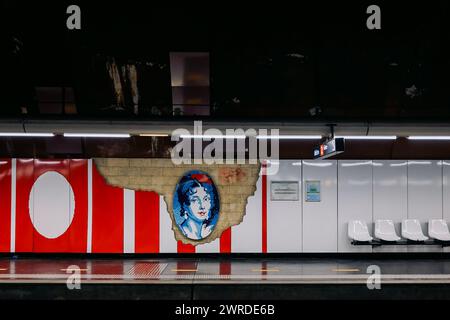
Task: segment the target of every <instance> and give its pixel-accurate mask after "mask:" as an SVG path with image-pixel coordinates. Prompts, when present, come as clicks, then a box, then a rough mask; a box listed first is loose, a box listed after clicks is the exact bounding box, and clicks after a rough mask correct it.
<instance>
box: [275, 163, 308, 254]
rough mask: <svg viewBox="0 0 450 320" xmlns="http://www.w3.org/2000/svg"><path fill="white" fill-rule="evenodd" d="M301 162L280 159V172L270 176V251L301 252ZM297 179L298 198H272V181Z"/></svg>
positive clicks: (293, 180) (295, 180)
mask: <svg viewBox="0 0 450 320" xmlns="http://www.w3.org/2000/svg"><path fill="white" fill-rule="evenodd" d="M301 164H302V162H301V161H292V160H280V161H279V168H278V172H277V174H274V175H268V176H267V252H301V251H302V202H301V190H302V187H301V186H302V183H301V182H302V176H301ZM274 181H275V182H276V181H283V182H297V183H298V192H299V194H298V200H297V201H293V200H292V201H286V200H282V201H280V200H271V183H272V182H274Z"/></svg>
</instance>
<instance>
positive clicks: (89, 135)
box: [64, 133, 130, 138]
mask: <svg viewBox="0 0 450 320" xmlns="http://www.w3.org/2000/svg"><path fill="white" fill-rule="evenodd" d="M64 137H77V138H129V137H130V134H129V133H64Z"/></svg>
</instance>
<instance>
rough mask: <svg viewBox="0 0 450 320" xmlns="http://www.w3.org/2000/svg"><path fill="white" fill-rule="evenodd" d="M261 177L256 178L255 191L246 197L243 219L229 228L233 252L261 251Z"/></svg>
mask: <svg viewBox="0 0 450 320" xmlns="http://www.w3.org/2000/svg"><path fill="white" fill-rule="evenodd" d="M261 190H262V177H261V175H260V176H259V178H258V181H257V183H256V191H255V194H254V195H253V196H250V197H249V198H248V202H247V206H246V209H245V215H244V218H243V221H242V222H241V223H240V224H238V225H237V226H234V227H233V228H232V230H231V248H232V250H233V252H256V253H258V252H261V249H262V209H261V201H262V197H261Z"/></svg>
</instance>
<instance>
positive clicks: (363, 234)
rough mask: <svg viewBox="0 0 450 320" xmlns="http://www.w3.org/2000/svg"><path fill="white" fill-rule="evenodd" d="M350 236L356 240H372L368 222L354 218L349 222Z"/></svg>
mask: <svg viewBox="0 0 450 320" xmlns="http://www.w3.org/2000/svg"><path fill="white" fill-rule="evenodd" d="M348 237H349V238H350V239H352V240H355V241H364V242H366V241H372V240H373V238H372V237H371V236H370V234H369V229H367V224H366V223H365V222H363V221H361V220H352V221H349V223H348Z"/></svg>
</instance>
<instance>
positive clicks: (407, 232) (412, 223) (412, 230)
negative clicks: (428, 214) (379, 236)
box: [402, 219, 428, 241]
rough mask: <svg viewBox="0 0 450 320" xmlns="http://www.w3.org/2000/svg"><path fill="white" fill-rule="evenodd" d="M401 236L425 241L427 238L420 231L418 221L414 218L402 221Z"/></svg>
mask: <svg viewBox="0 0 450 320" xmlns="http://www.w3.org/2000/svg"><path fill="white" fill-rule="evenodd" d="M402 237H403V238H405V239H408V240H412V241H425V240H427V239H428V237H427V236H425V235H424V234H423V232H422V227H421V226H420V221H419V220H416V219H407V220H403V221H402Z"/></svg>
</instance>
